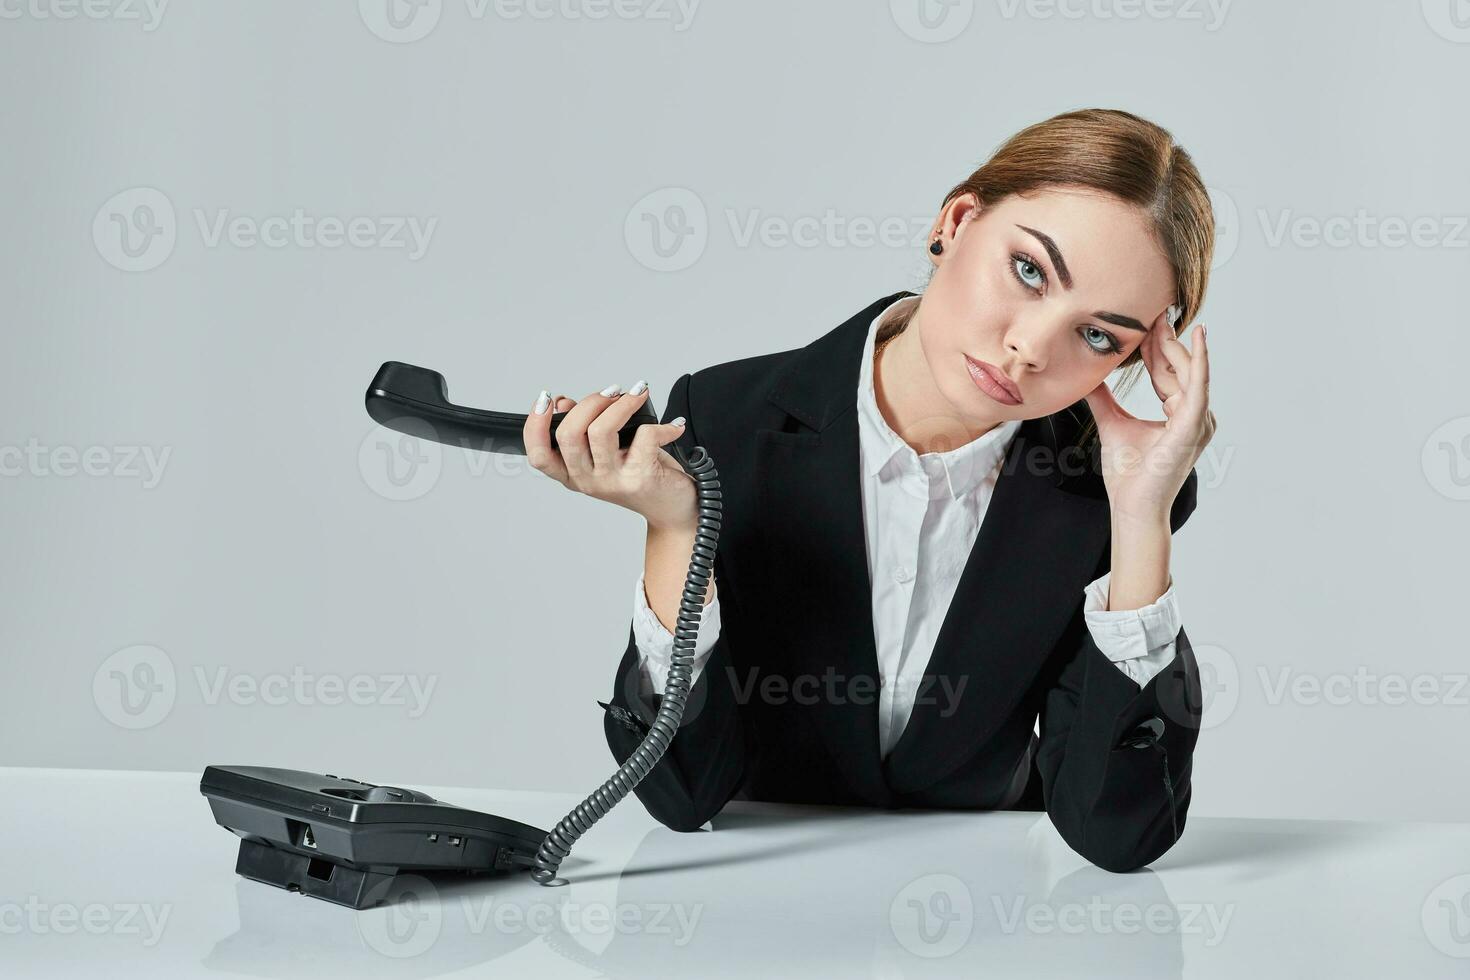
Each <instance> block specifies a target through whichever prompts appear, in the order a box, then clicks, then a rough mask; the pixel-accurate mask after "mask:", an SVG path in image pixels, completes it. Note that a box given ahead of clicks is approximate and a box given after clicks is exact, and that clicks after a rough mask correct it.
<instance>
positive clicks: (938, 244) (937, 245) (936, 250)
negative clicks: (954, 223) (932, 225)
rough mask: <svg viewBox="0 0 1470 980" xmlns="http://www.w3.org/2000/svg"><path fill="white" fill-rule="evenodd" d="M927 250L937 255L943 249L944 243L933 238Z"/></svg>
mask: <svg viewBox="0 0 1470 980" xmlns="http://www.w3.org/2000/svg"><path fill="white" fill-rule="evenodd" d="M929 251H930V252H931V253H932V254H934V255H938V254H939V253H940V252H943V251H944V243H943V242H941V241H940V240H939V239H937V238H936V239H934V244H933V245H930V246H929Z"/></svg>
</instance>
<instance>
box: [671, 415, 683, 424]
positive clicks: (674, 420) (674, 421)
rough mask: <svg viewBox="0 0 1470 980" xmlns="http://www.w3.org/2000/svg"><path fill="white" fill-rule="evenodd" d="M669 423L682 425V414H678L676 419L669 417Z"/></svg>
mask: <svg viewBox="0 0 1470 980" xmlns="http://www.w3.org/2000/svg"><path fill="white" fill-rule="evenodd" d="M669 424H670V425H683V424H684V416H682V415H681V416H679V417H678V418H676V419H669Z"/></svg>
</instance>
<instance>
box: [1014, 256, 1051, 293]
mask: <svg viewBox="0 0 1470 980" xmlns="http://www.w3.org/2000/svg"><path fill="white" fill-rule="evenodd" d="M1011 275H1013V276H1015V277H1016V281H1017V282H1019V283H1020V284H1021V285H1023V286H1025V287H1026V288H1027V289H1029V290H1031V291H1032V292H1034V293H1039V292H1041V287H1043V286H1045V285H1046V273H1045V272H1043V271H1042V270H1041V266H1039V265H1037V264H1036V261H1035V260H1034V259H1032V258H1031V256H1029V255H1027V254H1026V253H1025V252H1015V253H1013V254H1012V255H1011Z"/></svg>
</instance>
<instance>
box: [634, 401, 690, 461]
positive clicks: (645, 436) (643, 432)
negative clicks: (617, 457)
mask: <svg viewBox="0 0 1470 980" xmlns="http://www.w3.org/2000/svg"><path fill="white" fill-rule="evenodd" d="M683 420H684V416H682V415H681V416H679V418H678V419H670V420H669V421H668V422H664V423H662V424H658V425H654V424H649V425H641V426H639V427H638V431H637V432H635V433H633V444H632V445H630V446H629V447H628V460H627V464H626V465H627V466H628V468H629V469H631V470H632V471H633V472H635V473H648V472H650V471H651V470H652V468H653V467H655V466H662V465H663V461H662V460H661V459H659V457H660V456H662V455H665V454H664V451H663V447H664V446H667V445H668V444H669V443H671V442H673V441H674V440H676V439H678V438H679V437H680V436H682V435H683V434H684V430H685V428H686V425H685V424H684V421H683ZM676 421H677V422H679V423H680V424H678V425H675V424H674V423H675V422H676ZM679 469H680V470H681V471H682V470H683V467H682V466H681V467H679Z"/></svg>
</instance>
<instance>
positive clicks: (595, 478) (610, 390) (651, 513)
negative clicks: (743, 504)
mask: <svg viewBox="0 0 1470 980" xmlns="http://www.w3.org/2000/svg"><path fill="white" fill-rule="evenodd" d="M647 398H648V386H647V385H646V384H645V383H644V382H642V381H640V382H638V384H636V385H634V386H633V389H632V390H630V391H628V392H627V393H624V392H623V390H622V388H621V387H620V386H618V385H610V386H608V387H607V388H604V389H603V390H602V391H594V392H592V393H591V394H590V395H588V396H587V397H585V398H583V399H582V400H581V401H580V402H578V401H573V400H572V399H570V398H556V399H552V398H551V397H550V396H549V395H547V393H546V392H542V393H541V397H538V398H537V400H536V404H535V405H533V406H532V408H531V414H530V415H528V416H526V424H525V427H524V430H523V433H522V438H523V441H524V442H525V444H526V457H527V459H528V460H529V461H530V463H531V466H532V467H533V468H534V469H537V470H539V471H541V472H542V473H545V474H546V475H547V476H549V477H551V478H552V479H553V480H555V481H556V482H558V483H560V484H561V485H562V486H564V487H566V488H567V489H568V490H575V491H577V492H578V493H585V494H586V495H587V496H589V497H596V498H597V499H598V500H606V501H607V502H608V503H612V504H617V505H618V506H619V507H626V508H627V509H628V510H631V511H633V512H634V513H637V514H642V515H643V517H644V518H645V519H646V520H647V521H648V524H649V527H656V528H693V527H695V526H696V525H697V524H698V518H699V506H698V494H697V493H696V492H695V488H694V480H693V478H692V477H690V476H689V474H688V473H685V472H684V468H683V467H682V466H680V465H679V461H678V460H676V459H674V458H673V457H672V456H670V455H669V454H668V453H666V452H664V451H663V448H662V447H663V446H664V445H665V444H667V443H670V442H673V441H674V440H676V439H678V438H679V436H681V435H683V434H684V425H683V424H682V423H683V421H684V420H683V419H682V417H681V418H680V419H677V420H672V421H670V422H669V423H668V424H653V423H649V424H647V425H641V426H639V427H638V431H637V432H635V433H634V434H633V441H632V444H631V445H629V446H628V448H627V449H623V448H622V447H621V446H620V445H618V432H619V431H620V430H621V429H622V427H623V426H624V425H625V424H626V423H627V421H628V420H629V419H630V418H632V417H633V413H634V412H636V411H638V408H639V406H641V405H642V404H643V402H644V401H645V400H646V399H647ZM543 405H544V406H545V407H544V411H542V412H541V413H540V414H538V413H537V411H536V409H537V408H539V407H542V406H543ZM553 412H566V413H567V414H566V416H565V417H564V418H562V420H561V421H560V422H558V423H557V426H556V445H555V446H553V445H552V444H551V416H552V413H553ZM674 421H678V422H680V423H681V424H679V425H675V424H674Z"/></svg>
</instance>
